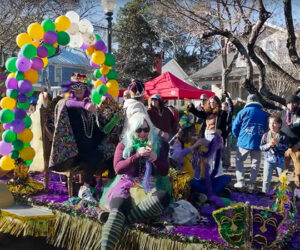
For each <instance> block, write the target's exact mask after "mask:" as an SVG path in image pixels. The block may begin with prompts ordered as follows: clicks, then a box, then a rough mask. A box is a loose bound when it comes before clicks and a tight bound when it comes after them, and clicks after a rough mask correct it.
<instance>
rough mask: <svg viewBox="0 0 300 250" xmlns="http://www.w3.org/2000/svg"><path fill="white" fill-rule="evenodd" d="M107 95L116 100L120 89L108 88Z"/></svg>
mask: <svg viewBox="0 0 300 250" xmlns="http://www.w3.org/2000/svg"><path fill="white" fill-rule="evenodd" d="M107 94H110V95H111V96H112V98H116V97H118V96H119V88H116V89H114V88H107Z"/></svg>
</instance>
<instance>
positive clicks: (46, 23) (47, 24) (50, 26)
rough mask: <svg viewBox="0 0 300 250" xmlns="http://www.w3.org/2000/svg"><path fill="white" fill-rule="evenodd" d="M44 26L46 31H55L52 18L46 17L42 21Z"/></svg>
mask: <svg viewBox="0 0 300 250" xmlns="http://www.w3.org/2000/svg"><path fill="white" fill-rule="evenodd" d="M42 26H43V29H44V31H45V32H47V31H49V30H51V31H55V24H54V23H53V22H52V20H51V19H46V20H44V21H43V22H42Z"/></svg>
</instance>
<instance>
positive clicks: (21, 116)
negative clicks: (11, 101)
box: [14, 96, 26, 120]
mask: <svg viewBox="0 0 300 250" xmlns="http://www.w3.org/2000/svg"><path fill="white" fill-rule="evenodd" d="M25 97H26V96H25ZM14 111H15V119H21V120H22V119H24V118H25V117H26V111H25V110H24V109H15V110H14Z"/></svg>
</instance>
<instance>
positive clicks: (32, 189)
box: [7, 161, 44, 195]
mask: <svg viewBox="0 0 300 250" xmlns="http://www.w3.org/2000/svg"><path fill="white" fill-rule="evenodd" d="M7 188H8V190H9V191H10V192H12V193H14V194H19V195H31V194H35V193H37V192H41V191H42V190H43V189H44V185H43V184H42V183H40V182H37V181H36V180H34V179H32V178H30V177H29V176H28V167H27V166H25V164H24V163H23V162H22V161H18V162H17V163H16V165H15V168H14V178H13V179H12V180H10V181H8V183H7Z"/></svg>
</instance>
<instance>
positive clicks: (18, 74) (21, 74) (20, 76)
mask: <svg viewBox="0 0 300 250" xmlns="http://www.w3.org/2000/svg"><path fill="white" fill-rule="evenodd" d="M15 78H16V79H17V80H18V81H20V80H24V72H22V71H17V72H16V75H15Z"/></svg>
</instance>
